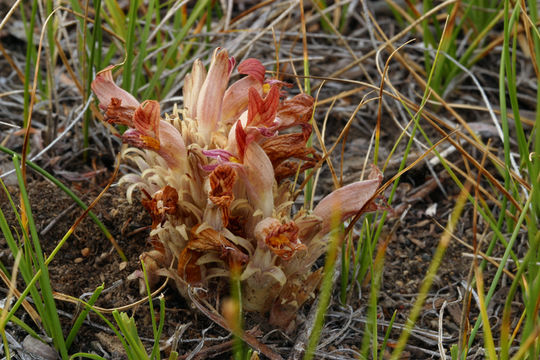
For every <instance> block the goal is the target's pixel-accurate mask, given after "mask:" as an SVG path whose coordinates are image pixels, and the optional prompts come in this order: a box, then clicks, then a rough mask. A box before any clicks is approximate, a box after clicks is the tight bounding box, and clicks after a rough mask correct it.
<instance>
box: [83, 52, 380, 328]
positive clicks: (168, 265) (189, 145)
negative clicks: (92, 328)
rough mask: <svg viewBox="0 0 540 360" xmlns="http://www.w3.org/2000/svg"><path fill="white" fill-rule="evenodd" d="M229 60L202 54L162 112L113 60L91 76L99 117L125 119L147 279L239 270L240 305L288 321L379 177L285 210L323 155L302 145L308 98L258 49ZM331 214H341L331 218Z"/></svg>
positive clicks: (182, 279)
mask: <svg viewBox="0 0 540 360" xmlns="http://www.w3.org/2000/svg"><path fill="white" fill-rule="evenodd" d="M234 67H235V60H234V58H232V57H229V55H228V53H227V51H226V50H224V49H216V50H215V52H214V54H213V58H212V61H211V64H210V67H209V69H208V71H206V69H205V67H204V66H203V64H202V62H200V61H199V60H197V61H195V62H194V64H193V68H192V72H191V73H190V74H189V75H187V76H186V78H185V82H184V89H183V95H184V106H183V108H182V109H181V110H179V109H176V108H175V109H174V110H173V113H172V114H171V115H165V116H164V118H163V117H162V116H161V113H160V107H159V103H158V102H156V101H152V100H147V101H144V102H142V103H139V101H138V100H136V99H135V98H134V97H133V96H132V95H131V94H129V93H127V92H126V91H124V90H122V89H121V88H120V87H118V86H117V85H116V84H115V83H114V80H113V77H112V72H111V71H112V68H111V67H109V68H106V69H105V70H103V71H102V72H100V73H99V74H98V75H97V77H96V79H95V80H94V81H93V83H92V90H93V91H94V93H95V94H96V95H97V97H98V99H99V102H100V108H101V109H102V110H103V111H104V114H105V119H106V120H107V121H109V122H110V123H115V124H121V125H125V126H127V127H128V128H129V129H128V130H127V131H125V132H124V133H123V135H122V141H123V142H124V143H126V144H128V145H129V146H127V147H124V149H123V151H122V155H123V157H124V158H127V159H129V160H130V161H132V162H133V163H134V164H136V166H137V167H138V169H139V173H137V174H128V175H125V176H124V177H123V178H122V179H121V181H122V182H125V183H129V184H130V185H129V187H128V189H127V198H128V200H130V201H131V199H132V197H133V192H134V189H139V190H140V192H141V193H142V204H143V205H144V207H145V208H146V209H147V210H148V212H149V213H150V215H151V217H152V231H151V238H152V243H153V246H154V249H153V250H152V251H149V252H147V253H145V254H143V255H142V257H143V259H144V261H145V263H146V264H147V268H149V269H150V270H151V271H150V276H151V278H150V280H151V281H156V280H157V277H158V276H159V275H166V276H169V277H171V278H173V279H174V280H175V281H176V284H177V287H178V288H179V290H180V292H181V293H185V290H186V287H187V286H188V284H192V285H195V284H197V285H199V286H204V285H205V284H208V281H209V280H210V279H212V278H228V277H229V276H230V274H231V269H233V268H236V269H240V281H241V284H242V294H243V305H244V309H245V310H248V311H257V312H260V313H268V312H269V313H270V322H271V323H272V324H274V325H277V326H281V327H286V326H287V325H288V324H289V323H290V322H291V320H293V319H294V317H295V316H296V313H297V310H298V309H299V307H300V306H301V305H302V304H303V303H304V302H305V301H306V300H308V299H309V297H310V296H311V295H312V294H313V292H314V291H315V289H316V288H317V286H318V284H319V281H320V278H321V272H320V271H315V272H313V271H312V266H313V264H314V262H315V261H316V260H317V258H319V257H320V256H321V255H322V254H323V253H324V251H325V249H326V246H327V234H328V233H329V231H330V228H331V222H332V221H335V220H337V221H343V220H345V219H347V218H349V217H351V216H353V215H354V214H356V213H357V212H359V211H361V210H366V209H368V208H369V207H370V204H371V201H372V198H373V196H374V194H375V193H376V190H377V188H378V187H379V185H380V182H381V180H382V176H381V174H380V173H379V172H378V171H377V170H374V171H373V173H372V175H371V176H370V178H369V179H368V180H365V181H361V182H356V183H353V184H350V185H348V186H345V187H343V188H340V189H338V190H336V191H334V192H333V193H331V194H330V195H328V196H327V197H325V198H324V199H323V200H321V201H320V202H319V203H318V205H317V206H316V207H315V209H313V211H308V210H301V211H298V212H297V213H295V214H293V213H292V208H293V206H292V205H293V195H294V187H293V186H292V185H291V183H290V182H289V181H288V180H287V179H288V178H290V177H291V176H294V175H295V174H297V173H298V172H299V171H304V170H306V169H309V168H311V167H313V166H314V165H315V164H316V163H317V161H318V160H319V159H320V157H319V156H318V155H317V154H316V153H315V150H314V149H313V148H311V147H307V146H306V143H307V141H308V138H309V137H310V135H311V131H312V128H311V125H310V123H309V120H310V118H311V116H312V112H313V98H312V97H310V96H308V95H305V94H300V95H297V96H295V97H293V98H291V99H284V97H285V96H286V94H285V91H284V88H285V87H287V86H288V84H286V83H284V82H281V81H278V80H274V79H266V78H265V68H264V66H263V65H262V64H261V63H260V62H259V61H258V60H256V59H247V60H245V61H243V62H242V63H241V64H239V66H238V72H239V73H240V74H241V75H244V76H243V77H242V78H241V79H240V80H238V81H236V82H234V83H233V84H232V85H230V86H228V85H229V78H230V75H231V73H232V71H233V69H234ZM336 218H337V219H336Z"/></svg>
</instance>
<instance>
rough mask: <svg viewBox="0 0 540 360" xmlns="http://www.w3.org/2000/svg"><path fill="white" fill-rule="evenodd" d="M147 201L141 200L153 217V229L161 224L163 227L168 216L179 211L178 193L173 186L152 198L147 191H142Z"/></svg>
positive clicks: (165, 188) (167, 187)
mask: <svg viewBox="0 0 540 360" xmlns="http://www.w3.org/2000/svg"><path fill="white" fill-rule="evenodd" d="M142 192H143V193H144V194H145V195H146V197H147V198H146V199H141V203H142V205H143V206H144V207H145V208H146V210H148V212H149V213H150V216H151V217H152V229H155V228H157V226H158V225H159V224H161V225H163V224H164V222H165V220H166V217H165V215H166V214H171V215H172V214H175V213H176V210H177V209H178V192H177V191H176V189H174V188H173V187H171V186H168V185H167V186H165V187H164V188H162V189H160V190H158V191H157V192H156V193H155V194H154V196H150V194H148V193H147V192H146V190H144V189H142Z"/></svg>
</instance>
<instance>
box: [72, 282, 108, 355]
mask: <svg viewBox="0 0 540 360" xmlns="http://www.w3.org/2000/svg"><path fill="white" fill-rule="evenodd" d="M104 288H105V287H104V286H103V285H100V286H98V287H97V288H96V290H95V291H94V293H93V294H92V296H91V297H90V300H88V306H86V307H85V308H84V310H83V311H81V313H80V314H79V316H77V319H76V320H75V322H74V323H73V326H72V327H71V330H70V331H69V334H68V337H67V339H66V347H67V348H68V349H69V348H70V347H71V344H72V343H73V340H75V336H76V335H77V333H78V332H79V329H80V328H81V326H82V324H83V322H84V319H85V318H86V316H87V315H88V313H89V312H90V307H91V306H92V305H94V303H95V302H96V301H97V299H98V297H99V295H101V292H102V291H103V289H104Z"/></svg>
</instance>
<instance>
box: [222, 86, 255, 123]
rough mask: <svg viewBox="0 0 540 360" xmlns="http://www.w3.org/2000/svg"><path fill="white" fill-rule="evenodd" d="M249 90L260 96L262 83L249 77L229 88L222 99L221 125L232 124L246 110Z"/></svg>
mask: <svg viewBox="0 0 540 360" xmlns="http://www.w3.org/2000/svg"><path fill="white" fill-rule="evenodd" d="M249 89H254V90H255V91H256V92H257V93H259V94H261V93H262V91H263V86H262V83H260V82H259V81H258V80H257V79H255V78H253V77H251V76H248V77H245V78H243V79H240V80H238V81H237V82H235V83H234V84H232V85H231V86H229V88H228V89H227V91H226V92H225V96H224V97H223V110H222V111H221V121H222V122H223V124H226V125H230V124H232V123H233V122H234V121H236V119H238V117H239V116H240V115H241V114H242V113H243V112H244V111H246V110H247V108H248V103H249V96H248V91H249Z"/></svg>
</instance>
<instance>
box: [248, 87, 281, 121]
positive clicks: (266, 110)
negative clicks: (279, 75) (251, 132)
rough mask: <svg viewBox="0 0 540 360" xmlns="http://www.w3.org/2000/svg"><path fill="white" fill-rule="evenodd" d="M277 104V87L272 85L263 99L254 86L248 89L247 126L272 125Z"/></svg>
mask: <svg viewBox="0 0 540 360" xmlns="http://www.w3.org/2000/svg"><path fill="white" fill-rule="evenodd" d="M278 106H279V87H277V86H272V87H271V88H270V91H269V92H268V94H267V95H266V97H265V98H264V99H263V98H262V97H261V95H260V94H259V93H258V92H257V90H255V89H254V88H250V89H249V104H248V122H247V125H248V126H254V127H259V126H264V127H272V126H273V125H274V119H275V118H276V113H277V110H278Z"/></svg>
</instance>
